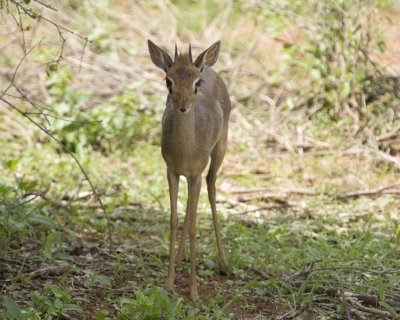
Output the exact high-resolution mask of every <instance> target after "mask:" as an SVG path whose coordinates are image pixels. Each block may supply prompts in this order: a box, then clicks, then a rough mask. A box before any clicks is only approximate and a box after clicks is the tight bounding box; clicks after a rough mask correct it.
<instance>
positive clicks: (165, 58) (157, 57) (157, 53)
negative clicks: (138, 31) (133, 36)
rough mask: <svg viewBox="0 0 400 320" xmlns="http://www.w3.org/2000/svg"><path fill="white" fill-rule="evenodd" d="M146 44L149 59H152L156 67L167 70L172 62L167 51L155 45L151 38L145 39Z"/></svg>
mask: <svg viewBox="0 0 400 320" xmlns="http://www.w3.org/2000/svg"><path fill="white" fill-rule="evenodd" d="M147 45H148V47H149V53H150V58H151V61H153V63H154V64H155V65H156V66H157V67H159V68H160V69H163V70H164V71H165V72H167V71H168V70H169V69H170V68H171V66H172V64H173V62H172V59H171V58H170V56H169V55H168V53H166V52H165V51H164V50H162V49H161V48H159V47H158V46H156V45H155V44H154V42H152V41H151V40H147Z"/></svg>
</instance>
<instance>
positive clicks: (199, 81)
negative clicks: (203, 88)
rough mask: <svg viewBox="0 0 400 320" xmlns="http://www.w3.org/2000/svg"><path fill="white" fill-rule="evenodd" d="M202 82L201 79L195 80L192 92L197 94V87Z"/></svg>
mask: <svg viewBox="0 0 400 320" xmlns="http://www.w3.org/2000/svg"><path fill="white" fill-rule="evenodd" d="M202 82H203V80H201V79H199V80H196V82H195V83H194V94H197V89H198V87H200V85H201V83H202Z"/></svg>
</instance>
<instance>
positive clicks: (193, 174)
mask: <svg viewBox="0 0 400 320" xmlns="http://www.w3.org/2000/svg"><path fill="white" fill-rule="evenodd" d="M219 48H220V42H216V43H215V44H214V45H212V46H211V47H210V48H209V49H207V50H206V51H204V52H203V53H202V54H200V56H199V57H198V58H197V59H196V61H195V62H194V63H193V62H192V61H191V58H190V56H189V54H180V55H177V56H176V57H175V61H173V62H172V59H171V58H170V57H169V56H168V54H167V53H165V52H164V51H163V50H161V49H160V48H158V47H157V46H156V45H155V44H154V43H152V42H151V41H149V52H150V56H151V58H152V60H153V62H154V64H155V65H156V66H158V67H160V68H161V69H163V70H164V71H165V72H166V75H167V78H169V79H171V80H172V81H173V85H172V92H171V93H170V94H169V95H168V97H167V103H166V109H165V112H164V116H163V120H162V139H161V150H162V155H163V158H164V160H165V162H166V163H167V168H168V170H167V174H168V182H169V189H170V200H171V240H170V265H169V269H168V278H167V287H168V288H169V289H172V288H173V282H174V278H175V269H174V263H175V254H176V252H175V241H176V229H177V212H176V211H177V205H176V201H177V194H178V186H179V176H180V175H183V176H185V177H186V178H187V180H188V186H189V198H188V206H187V212H186V217H185V222H184V227H183V231H182V238H181V242H180V245H179V249H178V254H177V257H176V262H177V263H178V264H179V263H180V262H181V260H182V256H183V250H184V245H185V236H186V233H187V232H189V236H190V260H191V276H190V295H191V297H192V298H195V297H197V295H198V294H197V283H196V266H195V222H196V211H197V203H198V198H199V192H200V185H201V174H202V172H203V171H204V170H205V168H206V166H207V163H208V159H209V158H210V157H211V164H210V169H209V172H208V175H207V186H208V195H209V200H210V204H211V209H212V214H213V221H214V227H215V233H216V238H217V245H218V251H219V259H220V261H219V262H220V265H221V267H222V268H223V269H226V268H227V266H226V261H225V257H224V253H223V250H222V245H221V240H220V236H219V227H218V220H217V214H216V203H215V181H216V175H217V171H218V169H219V167H220V165H221V163H222V160H223V158H224V155H225V150H226V146H227V139H228V121H229V114H230V110H231V103H230V98H229V94H228V90H227V88H226V86H225V84H224V82H223V80H222V79H221V78H220V77H219V76H218V75H217V73H215V71H214V70H212V69H211V66H212V65H213V64H214V63H215V62H216V61H217V58H218V53H219ZM199 79H201V81H202V82H201V85H200V86H199V87H198V92H197V95H196V94H195V86H194V83H195V82H196V81H197V80H199ZM182 110H183V111H184V112H182ZM225 271H226V270H225Z"/></svg>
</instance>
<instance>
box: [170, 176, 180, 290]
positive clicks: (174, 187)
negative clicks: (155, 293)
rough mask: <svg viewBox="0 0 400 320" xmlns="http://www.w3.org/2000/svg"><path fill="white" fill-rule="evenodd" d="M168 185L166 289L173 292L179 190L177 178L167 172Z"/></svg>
mask: <svg viewBox="0 0 400 320" xmlns="http://www.w3.org/2000/svg"><path fill="white" fill-rule="evenodd" d="M167 177H168V185H169V198H170V205H171V218H170V228H171V233H170V240H169V266H168V276H167V289H168V290H170V291H173V290H174V280H175V265H174V264H175V252H176V250H175V242H176V229H177V227H178V214H177V201H178V190H179V176H178V175H176V174H174V173H172V172H171V171H170V170H167Z"/></svg>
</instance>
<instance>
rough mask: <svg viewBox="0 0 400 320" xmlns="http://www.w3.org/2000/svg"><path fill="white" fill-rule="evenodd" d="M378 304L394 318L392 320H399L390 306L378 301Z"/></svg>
mask: <svg viewBox="0 0 400 320" xmlns="http://www.w3.org/2000/svg"><path fill="white" fill-rule="evenodd" d="M379 304H380V305H381V306H382V307H383V308H384V309H386V311H388V312H389V313H390V315H391V316H392V317H393V318H394V319H398V318H399V314H398V313H397V312H396V310H394V309H393V308H392V306H391V305H389V304H388V303H387V302H385V301H380V302H379Z"/></svg>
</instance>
